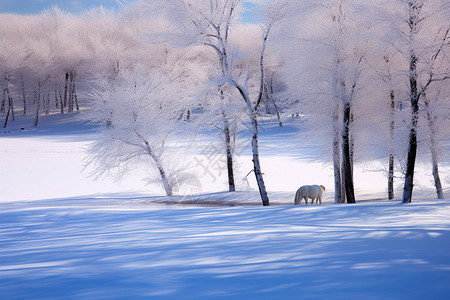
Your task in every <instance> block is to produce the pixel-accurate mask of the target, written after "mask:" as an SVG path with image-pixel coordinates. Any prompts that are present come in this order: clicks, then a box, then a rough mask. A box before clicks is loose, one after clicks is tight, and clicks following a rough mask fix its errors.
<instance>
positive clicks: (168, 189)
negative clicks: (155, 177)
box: [138, 134, 173, 197]
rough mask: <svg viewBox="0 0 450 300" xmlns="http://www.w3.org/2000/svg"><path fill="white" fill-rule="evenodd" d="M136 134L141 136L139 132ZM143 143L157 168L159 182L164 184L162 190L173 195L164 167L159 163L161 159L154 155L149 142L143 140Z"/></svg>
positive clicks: (168, 194)
mask: <svg viewBox="0 0 450 300" xmlns="http://www.w3.org/2000/svg"><path fill="white" fill-rule="evenodd" d="M138 136H139V137H141V136H140V135H139V134H138ZM144 144H145V147H146V149H147V153H148V154H149V155H150V157H151V158H152V159H153V161H154V162H155V164H156V167H157V168H158V171H159V175H160V176H161V182H162V184H163V186H164V190H165V191H166V195H167V196H169V197H171V196H172V195H173V194H172V185H171V184H170V182H169V180H168V179H167V175H166V172H165V170H164V167H163V165H162V163H161V160H160V159H159V157H158V156H156V155H155V154H154V153H153V151H152V148H151V147H150V144H149V143H148V142H147V141H145V140H144Z"/></svg>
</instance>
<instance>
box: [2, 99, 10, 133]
mask: <svg viewBox="0 0 450 300" xmlns="http://www.w3.org/2000/svg"><path fill="white" fill-rule="evenodd" d="M6 94H7V96H6V97H8V110H7V111H6V117H5V123H4V124H3V128H6V126H8V121H9V116H10V114H11V96H10V95H9V92H7V93H6Z"/></svg>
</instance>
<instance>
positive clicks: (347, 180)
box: [342, 102, 356, 203]
mask: <svg viewBox="0 0 450 300" xmlns="http://www.w3.org/2000/svg"><path fill="white" fill-rule="evenodd" d="M350 119H351V111H350V103H349V102H347V103H345V104H344V119H343V122H344V128H343V132H342V148H343V151H342V166H343V169H342V171H343V174H344V185H345V196H346V198H347V203H355V202H356V201H355V191H354V185H353V172H352V160H351V149H350V148H351V145H350V140H351V139H350Z"/></svg>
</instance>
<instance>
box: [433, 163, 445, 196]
mask: <svg viewBox="0 0 450 300" xmlns="http://www.w3.org/2000/svg"><path fill="white" fill-rule="evenodd" d="M432 156H433V158H432V162H433V178H434V186H435V187H436V193H437V197H438V199H444V190H443V189H442V184H441V178H440V177H439V165H438V162H437V160H436V159H435V157H434V155H432Z"/></svg>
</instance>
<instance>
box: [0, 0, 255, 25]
mask: <svg viewBox="0 0 450 300" xmlns="http://www.w3.org/2000/svg"><path fill="white" fill-rule="evenodd" d="M128 1H130V0H128ZM199 1H202V0H199ZM0 2H1V4H0V13H14V14H25V15H28V14H39V13H40V12H42V11H43V10H45V9H48V8H51V7H52V6H54V5H57V6H58V7H59V8H61V9H62V10H64V11H65V12H70V13H79V12H82V11H84V10H86V9H89V8H91V7H94V6H103V7H107V8H118V7H119V5H118V4H117V1H116V0H0ZM124 2H125V1H124ZM246 6H247V7H248V8H250V7H252V6H253V5H250V4H249V3H246ZM243 17H244V19H245V20H246V21H247V22H250V23H253V22H256V19H255V16H254V15H253V14H251V13H244V15H243Z"/></svg>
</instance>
